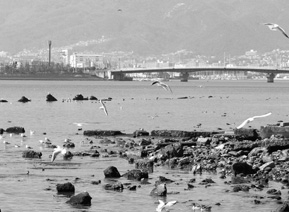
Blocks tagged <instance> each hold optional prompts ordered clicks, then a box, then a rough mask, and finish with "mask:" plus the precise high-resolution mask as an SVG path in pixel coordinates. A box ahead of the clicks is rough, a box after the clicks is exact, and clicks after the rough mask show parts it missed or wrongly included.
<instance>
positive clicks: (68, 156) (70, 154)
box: [63, 151, 73, 160]
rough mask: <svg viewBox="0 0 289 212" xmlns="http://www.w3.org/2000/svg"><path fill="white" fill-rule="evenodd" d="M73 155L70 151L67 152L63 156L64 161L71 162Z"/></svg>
mask: <svg viewBox="0 0 289 212" xmlns="http://www.w3.org/2000/svg"><path fill="white" fill-rule="evenodd" d="M72 157H73V154H72V153H71V152H70V151H66V153H65V154H64V155H63V159H64V160H70V159H72Z"/></svg>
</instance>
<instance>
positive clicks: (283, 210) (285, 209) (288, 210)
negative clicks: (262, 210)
mask: <svg viewBox="0 0 289 212" xmlns="http://www.w3.org/2000/svg"><path fill="white" fill-rule="evenodd" d="M274 212H289V201H285V202H283V204H282V205H280V206H279V207H278V208H277V209H276V210H275V211H274Z"/></svg>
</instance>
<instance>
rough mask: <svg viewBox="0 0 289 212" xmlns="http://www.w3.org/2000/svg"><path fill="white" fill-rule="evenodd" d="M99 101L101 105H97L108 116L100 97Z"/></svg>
mask: <svg viewBox="0 0 289 212" xmlns="http://www.w3.org/2000/svg"><path fill="white" fill-rule="evenodd" d="M99 102H100V104H101V106H100V107H99V109H102V110H103V111H104V113H105V115H107V116H108V113H107V109H106V107H105V105H104V104H103V102H102V100H101V99H100V100H99Z"/></svg>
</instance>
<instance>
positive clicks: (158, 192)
mask: <svg viewBox="0 0 289 212" xmlns="http://www.w3.org/2000/svg"><path fill="white" fill-rule="evenodd" d="M150 196H163V197H165V196H167V186H166V184H165V183H163V184H159V185H156V186H155V188H153V190H152V191H151V192H150Z"/></svg>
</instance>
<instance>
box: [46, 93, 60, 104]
mask: <svg viewBox="0 0 289 212" xmlns="http://www.w3.org/2000/svg"><path fill="white" fill-rule="evenodd" d="M46 101H47V102H55V101H57V99H56V98H55V97H54V96H52V95H51V94H50V93H49V94H47V96H46Z"/></svg>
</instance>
